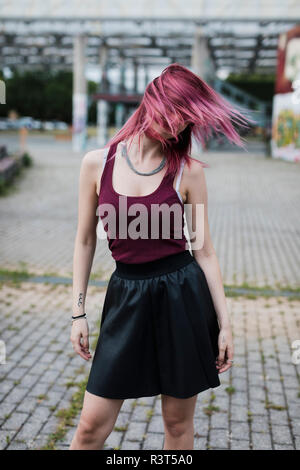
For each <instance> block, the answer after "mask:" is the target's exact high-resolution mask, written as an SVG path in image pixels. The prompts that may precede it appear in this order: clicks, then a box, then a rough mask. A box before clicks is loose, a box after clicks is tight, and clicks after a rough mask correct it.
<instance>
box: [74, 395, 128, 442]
mask: <svg viewBox="0 0 300 470" xmlns="http://www.w3.org/2000/svg"><path fill="white" fill-rule="evenodd" d="M123 401H124V400H123V399H112V398H104V397H99V396H97V395H93V394H91V393H89V392H88V391H86V392H85V395H84V400H83V407H82V411H81V416H80V420H79V424H78V426H77V429H76V432H75V435H74V437H73V440H72V442H71V445H70V447H69V450H102V449H103V446H104V443H105V441H106V439H107V438H108V436H109V435H110V433H111V431H112V430H113V428H114V425H115V422H116V420H117V417H118V414H119V411H120V409H121V406H122V404H123Z"/></svg>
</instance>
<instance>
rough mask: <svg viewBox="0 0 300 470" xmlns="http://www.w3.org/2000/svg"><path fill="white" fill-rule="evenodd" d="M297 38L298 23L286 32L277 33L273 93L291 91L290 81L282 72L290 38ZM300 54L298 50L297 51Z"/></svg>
mask: <svg viewBox="0 0 300 470" xmlns="http://www.w3.org/2000/svg"><path fill="white" fill-rule="evenodd" d="M296 38H299V41H300V25H298V26H295V28H292V29H290V30H289V31H287V32H286V33H282V34H280V35H279V39H278V49H277V73H276V84H275V94H278V93H292V92H293V91H294V90H293V88H292V82H291V81H290V80H289V78H287V77H286V76H285V74H284V72H285V66H286V64H285V62H286V52H287V46H288V43H289V41H290V40H291V39H296ZM299 55H300V51H299Z"/></svg>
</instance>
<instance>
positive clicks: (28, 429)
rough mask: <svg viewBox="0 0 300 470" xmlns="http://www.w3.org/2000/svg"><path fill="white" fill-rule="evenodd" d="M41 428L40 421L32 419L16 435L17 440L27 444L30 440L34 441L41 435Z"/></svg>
mask: <svg viewBox="0 0 300 470" xmlns="http://www.w3.org/2000/svg"><path fill="white" fill-rule="evenodd" d="M41 427H42V423H41V421H40V420H37V419H33V418H30V419H28V421H27V422H26V423H25V424H24V425H23V426H22V428H21V429H20V431H19V432H18V433H17V434H16V439H17V440H19V441H22V440H24V441H26V442H27V441H28V440H30V439H34V438H35V437H36V436H37V435H38V434H39V432H40V429H41Z"/></svg>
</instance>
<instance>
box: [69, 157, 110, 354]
mask: <svg viewBox="0 0 300 470" xmlns="http://www.w3.org/2000/svg"><path fill="white" fill-rule="evenodd" d="M102 154H103V152H102V151H99V150H93V151H91V152H88V153H86V154H85V155H84V157H83V159H82V162H81V168H80V175H79V197H78V223H77V232H76V238H75V246H74V255H73V307H72V312H73V313H72V315H73V316H74V317H75V316H78V315H82V314H83V313H86V312H85V299H86V292H87V286H88V281H89V277H90V272H91V267H92V263H93V258H94V253H95V249H96V245H97V234H96V227H97V223H98V217H97V215H96V210H97V204H98V196H97V192H96V190H97V187H96V186H97V181H100V177H101V174H100V172H102ZM70 339H71V342H72V345H73V348H74V350H75V352H76V353H77V354H79V356H81V357H82V358H83V359H85V360H89V359H90V358H91V354H90V352H89V328H88V322H87V319H86V318H80V319H78V320H75V321H74V322H73V323H72V328H71V338H70Z"/></svg>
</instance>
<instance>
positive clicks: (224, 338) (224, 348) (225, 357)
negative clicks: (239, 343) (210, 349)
mask: <svg viewBox="0 0 300 470" xmlns="http://www.w3.org/2000/svg"><path fill="white" fill-rule="evenodd" d="M218 346H219V355H218V357H217V360H216V364H217V369H218V370H219V374H222V372H225V371H226V370H228V369H230V367H232V362H230V361H232V360H233V340H232V333H231V328H230V327H228V328H221V330H220V332H219V339H218Z"/></svg>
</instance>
